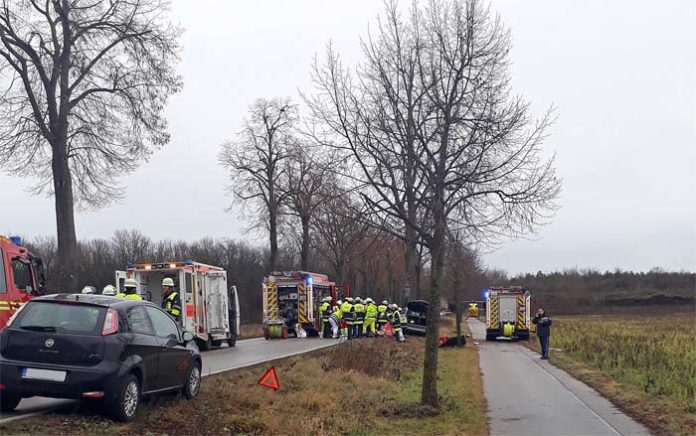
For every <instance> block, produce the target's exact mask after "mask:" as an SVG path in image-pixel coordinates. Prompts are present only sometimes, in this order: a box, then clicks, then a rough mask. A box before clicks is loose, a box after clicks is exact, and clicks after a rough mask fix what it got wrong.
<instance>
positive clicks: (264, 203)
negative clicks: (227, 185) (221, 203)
mask: <svg viewBox="0 0 696 436" xmlns="http://www.w3.org/2000/svg"><path fill="white" fill-rule="evenodd" d="M296 120H297V109H296V107H295V106H294V105H293V104H292V103H291V102H290V99H287V98H285V99H281V98H275V99H272V100H266V99H258V100H256V101H255V102H254V103H253V104H252V105H251V107H250V108H249V118H248V119H246V120H245V121H244V129H243V130H242V131H241V132H240V133H239V134H238V136H237V139H236V140H235V141H230V142H226V143H224V144H223V145H222V151H221V152H220V156H219V159H220V164H221V165H222V166H224V167H225V168H227V169H228V170H229V171H230V180H231V190H232V192H233V193H234V195H235V196H236V197H237V198H239V199H240V200H242V201H245V202H246V201H250V202H251V204H252V208H253V211H254V213H255V215H256V220H257V223H259V224H262V225H263V226H265V227H266V228H267V229H268V232H269V239H270V258H269V268H270V270H271V271H273V270H275V269H276V264H277V261H278V219H279V217H280V215H281V212H282V208H283V206H284V203H285V200H286V198H287V195H288V193H287V191H284V190H283V189H282V182H283V179H284V178H285V173H286V171H287V168H286V166H285V160H286V159H287V158H288V156H289V153H290V149H291V147H292V146H293V144H294V143H295V138H294V136H293V126H294V124H295V122H296Z"/></svg>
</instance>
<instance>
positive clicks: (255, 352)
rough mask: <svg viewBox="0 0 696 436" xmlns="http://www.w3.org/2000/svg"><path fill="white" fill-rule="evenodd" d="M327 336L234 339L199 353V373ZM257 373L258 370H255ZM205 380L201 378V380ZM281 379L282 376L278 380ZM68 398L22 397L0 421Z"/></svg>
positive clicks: (293, 350) (310, 347)
mask: <svg viewBox="0 0 696 436" xmlns="http://www.w3.org/2000/svg"><path fill="white" fill-rule="evenodd" d="M337 343H338V341H334V340H331V339H317V338H311V339H286V340H273V341H267V340H265V339H263V338H256V339H245V340H242V341H237V346H236V347H234V348H227V347H224V348H219V349H213V350H211V351H207V352H204V353H203V376H204V377H205V376H208V375H212V374H217V373H220V372H224V371H229V370H231V369H237V368H243V367H245V366H252V365H256V364H258V363H263V362H268V361H270V360H276V359H282V358H285V357H290V356H294V355H296V354H302V353H307V352H309V351H314V350H318V349H320V348H325V347H329V346H331V345H335V344H337ZM259 376H261V374H259ZM204 383H205V382H204ZM281 383H282V380H281ZM73 403H74V401H72V400H57V399H52V398H42V397H34V398H25V399H23V400H22V402H21V403H19V407H17V409H16V410H15V411H14V412H10V413H1V414H0V423H3V422H8V421H12V420H15V419H22V418H27V417H30V416H35V415H36V414H39V413H45V412H46V411H49V410H53V409H55V408H58V407H64V406H69V405H71V404H73Z"/></svg>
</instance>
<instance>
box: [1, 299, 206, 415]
mask: <svg viewBox="0 0 696 436" xmlns="http://www.w3.org/2000/svg"><path fill="white" fill-rule="evenodd" d="M201 367H202V366H201V356H200V352H199V351H198V347H197V346H196V344H195V341H194V340H193V334H192V333H191V332H184V331H182V330H181V329H180V327H179V326H178V325H177V324H176V323H175V322H174V320H173V319H172V318H171V317H170V316H169V315H167V313H166V312H164V311H163V310H161V309H160V308H159V307H157V306H155V305H154V304H152V303H150V302H147V301H134V300H130V299H123V298H116V297H108V296H103V295H86V294H54V295H47V296H43V297H37V298H34V299H32V300H30V301H29V302H27V303H26V304H25V305H24V306H23V307H22V308H21V309H20V310H19V311H17V312H16V313H15V315H14V316H13V318H12V319H10V323H9V324H8V326H7V327H6V328H5V329H4V330H3V331H2V332H0V406H1V410H2V411H11V410H14V409H15V408H16V407H17V405H18V404H19V402H20V401H21V399H22V398H27V397H32V396H43V397H53V398H74V399H92V400H94V401H100V402H102V403H103V406H104V408H105V409H106V411H107V412H108V413H109V414H110V415H112V416H113V417H114V418H115V419H117V420H120V421H129V420H131V419H132V418H133V417H134V416H135V412H136V410H137V408H138V404H139V402H140V399H141V397H142V396H143V395H149V394H155V393H160V392H166V391H177V390H181V391H182V392H183V394H184V396H185V397H186V398H187V399H190V398H193V397H194V396H195V395H197V394H198V391H199V389H200V385H201Z"/></svg>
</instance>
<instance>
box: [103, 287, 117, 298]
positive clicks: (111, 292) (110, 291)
mask: <svg viewBox="0 0 696 436" xmlns="http://www.w3.org/2000/svg"><path fill="white" fill-rule="evenodd" d="M102 295H112V296H113V295H116V288H115V287H114V285H106V286H104V289H103V290H102Z"/></svg>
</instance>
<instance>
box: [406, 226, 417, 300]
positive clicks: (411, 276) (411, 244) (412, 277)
mask: <svg viewBox="0 0 696 436" xmlns="http://www.w3.org/2000/svg"><path fill="white" fill-rule="evenodd" d="M405 242H406V253H405V254H406V255H405V259H404V260H405V269H406V271H405V277H404V292H403V299H404V301H403V303H408V302H409V301H411V299H413V295H414V294H416V295H417V294H419V292H418V290H417V287H418V284H417V282H416V276H417V273H416V268H417V265H416V264H417V262H418V250H417V248H416V241H415V231H414V230H413V228H412V227H410V226H406V241H405ZM414 288H416V292H415V293H414V292H413V290H414Z"/></svg>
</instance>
